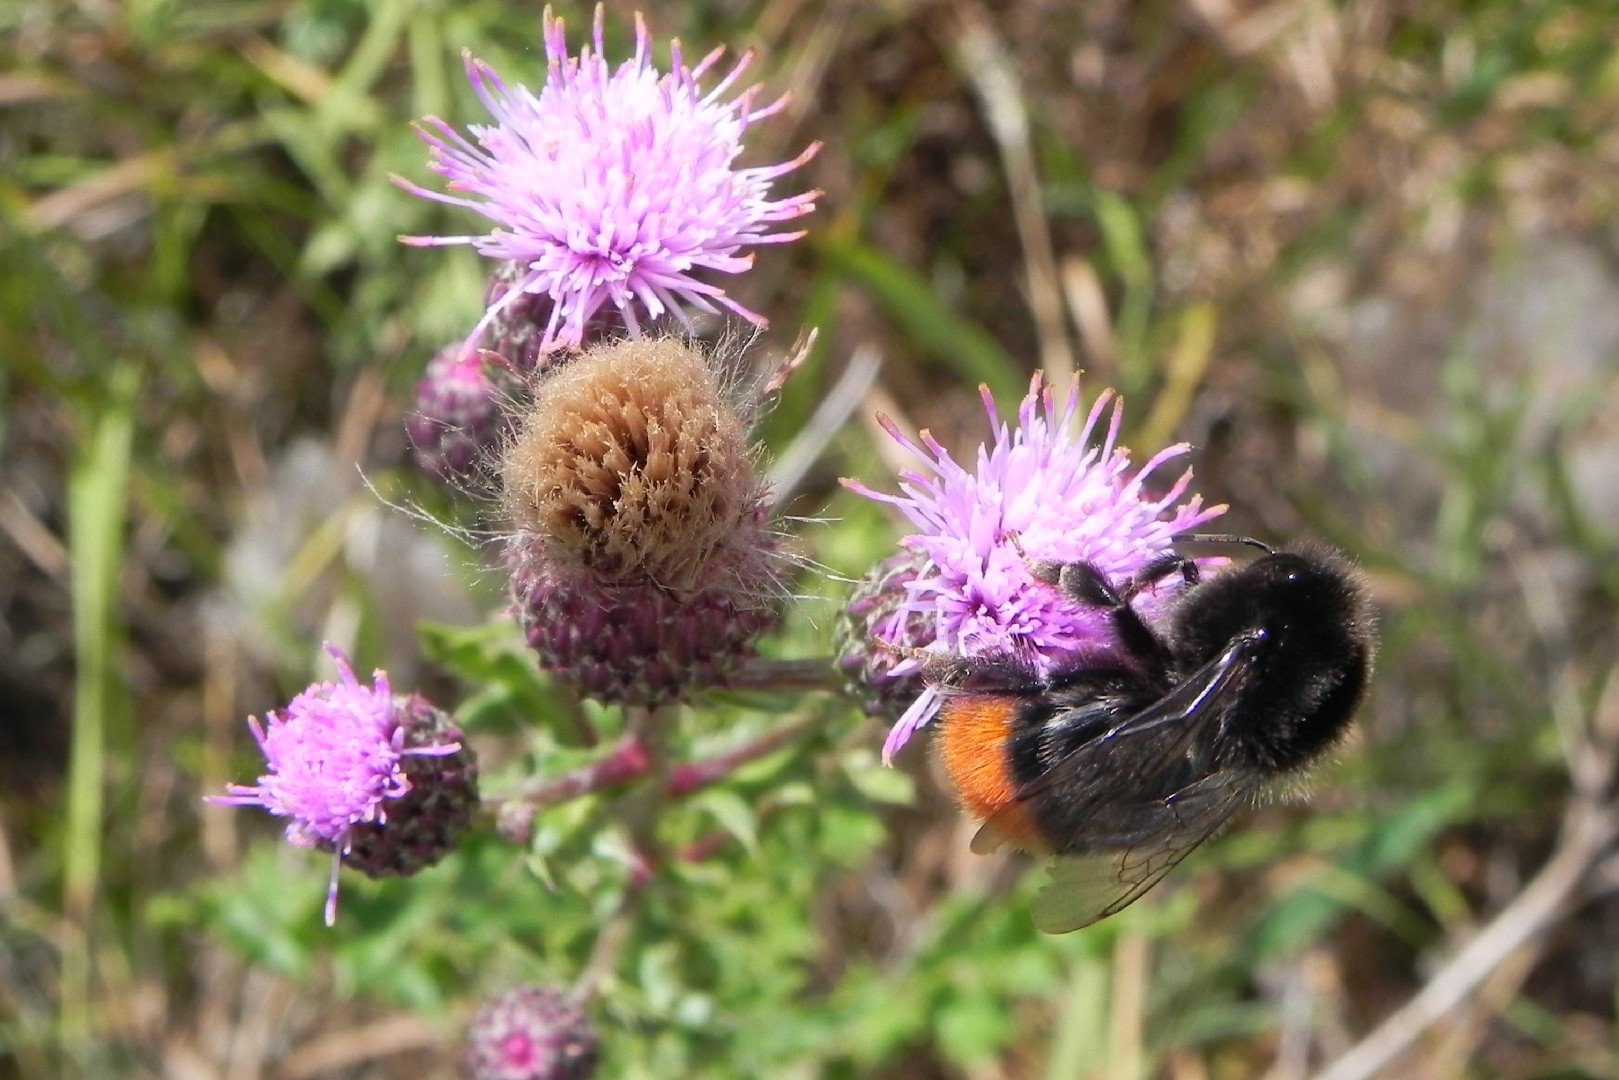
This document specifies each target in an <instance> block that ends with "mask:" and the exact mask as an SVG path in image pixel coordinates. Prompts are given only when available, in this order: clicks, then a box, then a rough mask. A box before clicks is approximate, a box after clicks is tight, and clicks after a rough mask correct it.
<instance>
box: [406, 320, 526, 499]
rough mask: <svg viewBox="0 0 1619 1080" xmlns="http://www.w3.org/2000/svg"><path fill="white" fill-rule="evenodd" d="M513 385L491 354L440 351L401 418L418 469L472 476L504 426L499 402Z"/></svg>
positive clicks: (443, 475)
mask: <svg viewBox="0 0 1619 1080" xmlns="http://www.w3.org/2000/svg"><path fill="white" fill-rule="evenodd" d="M516 386H517V382H516V380H515V379H514V378H512V377H510V376H509V375H506V374H504V372H503V369H502V368H501V367H500V366H499V363H498V358H494V357H492V356H491V354H487V353H480V352H478V351H476V350H473V349H468V348H465V347H464V346H461V345H451V346H449V347H448V348H444V349H440V350H439V352H438V353H437V354H436V355H435V356H434V357H433V359H432V360H430V361H429V362H428V364H427V371H426V372H425V373H424V374H423V375H422V378H421V381H419V382H418V383H417V384H416V401H415V405H414V407H413V408H412V410H411V414H410V416H408V417H407V418H406V419H405V431H406V433H407V434H408V435H409V436H410V445H411V447H412V448H413V449H414V450H415V453H416V464H417V466H418V467H419V468H420V469H421V470H422V471H423V472H425V473H427V474H428V475H429V476H435V477H437V478H438V479H440V480H447V481H449V480H455V479H457V478H461V477H466V476H469V475H471V474H473V473H474V471H475V470H476V468H477V466H478V463H479V462H481V461H487V460H488V457H487V455H489V454H490V453H491V452H492V451H493V449H494V447H495V446H496V445H498V444H499V442H500V440H501V437H502V435H503V434H504V432H505V431H506V429H507V427H508V425H509V419H508V414H507V412H506V409H505V408H504V404H503V403H504V400H505V399H506V398H507V397H509V396H510V394H511V392H512V390H513V389H514V388H515V387H516Z"/></svg>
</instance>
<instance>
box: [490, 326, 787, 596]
mask: <svg viewBox="0 0 1619 1080" xmlns="http://www.w3.org/2000/svg"><path fill="white" fill-rule="evenodd" d="M502 477H503V480H504V488H505V504H506V511H507V513H508V514H509V515H510V518H511V521H512V523H513V524H514V526H515V527H516V529H517V531H518V532H519V533H520V534H528V536H529V537H531V538H533V540H535V541H538V542H540V543H542V544H543V545H544V547H545V548H546V550H547V553H548V555H549V556H550V557H551V559H552V560H553V561H554V562H555V563H556V564H557V565H558V566H559V567H560V566H566V565H568V564H570V563H571V564H572V565H573V566H574V567H575V568H576V569H578V570H582V571H585V572H587V573H589V574H590V575H591V576H593V577H595V578H596V579H597V580H598V581H601V582H603V583H629V582H636V581H647V582H651V583H653V584H655V585H657V586H658V587H660V588H663V589H666V590H669V591H670V592H673V593H675V594H677V595H688V594H691V593H693V592H695V591H698V590H699V589H700V588H701V587H702V586H703V585H705V584H708V583H709V582H708V580H707V572H708V569H709V567H710V566H711V565H712V564H713V562H714V560H715V557H716V555H717V554H718V553H719V552H720V550H721V549H722V548H724V547H726V546H728V545H730V544H733V543H736V542H737V541H738V539H739V537H738V531H739V530H742V529H744V528H745V527H747V526H749V525H750V524H751V523H752V522H753V520H754V519H755V518H756V517H757V511H758V509H759V508H760V506H761V505H762V504H763V502H764V496H765V489H764V487H763V485H762V484H761V483H760V481H759V479H758V476H757V474H756V471H755V469H754V465H753V460H752V456H751V454H750V452H749V445H748V432H747V427H746V425H745V424H744V423H743V421H742V420H741V418H740V417H739V416H738V415H737V412H736V410H735V409H734V408H733V407H732V405H731V403H730V402H729V400H728V399H727V397H726V394H725V391H724V387H723V385H722V378H721V375H720V373H719V372H717V371H716V370H714V367H713V366H712V365H711V364H710V362H709V361H708V360H707V359H706V358H705V357H704V356H703V355H702V354H700V353H698V352H697V351H696V350H695V349H693V348H692V347H691V346H690V345H688V344H686V343H685V342H683V341H680V340H676V339H671V338H662V339H637V340H630V341H621V342H615V343H613V344H610V345H603V346H598V347H596V348H593V349H589V350H587V351H585V352H584V353H582V354H581V355H579V356H578V357H576V358H575V359H573V360H571V361H570V362H569V363H567V364H566V365H564V366H563V367H562V368H561V369H560V370H557V371H555V372H552V373H550V374H548V375H546V376H545V377H544V378H542V379H541V380H540V382H539V383H538V385H537V386H536V387H535V391H534V402H533V406H532V407H531V409H530V410H529V413H528V416H527V418H526V420H525V421H524V423H523V426H522V429H521V431H520V432H519V433H518V435H517V437H516V438H515V439H514V440H513V442H512V444H511V446H510V447H509V448H508V449H507V451H506V457H505V462H504V464H503V468H502ZM750 531H757V529H756V528H755V529H753V530H750Z"/></svg>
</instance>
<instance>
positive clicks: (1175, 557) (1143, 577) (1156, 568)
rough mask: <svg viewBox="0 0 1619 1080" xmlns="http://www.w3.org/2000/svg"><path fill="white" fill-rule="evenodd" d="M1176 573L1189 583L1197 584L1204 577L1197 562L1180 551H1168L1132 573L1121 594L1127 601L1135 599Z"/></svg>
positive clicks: (1120, 591)
mask: <svg viewBox="0 0 1619 1080" xmlns="http://www.w3.org/2000/svg"><path fill="white" fill-rule="evenodd" d="M1175 574H1179V575H1180V576H1181V580H1182V581H1184V582H1185V583H1186V584H1188V585H1196V584H1197V582H1198V579H1199V578H1200V577H1202V574H1201V573H1200V572H1199V571H1198V569H1197V563H1196V562H1194V561H1193V560H1191V559H1188V558H1187V557H1186V556H1185V555H1182V554H1181V553H1180V552H1178V551H1166V552H1164V553H1162V554H1161V555H1158V556H1156V557H1155V558H1153V559H1152V560H1151V561H1150V562H1148V563H1147V565H1146V566H1143V567H1142V568H1141V569H1140V570H1137V571H1136V572H1135V573H1134V574H1132V575H1131V576H1130V580H1129V581H1126V582H1125V583H1124V587H1123V588H1121V589H1120V590H1119V596H1120V598H1121V599H1123V600H1125V601H1130V600H1134V599H1135V598H1136V597H1138V596H1140V595H1141V594H1142V593H1143V592H1146V591H1147V590H1148V589H1150V588H1152V587H1153V586H1154V585H1157V584H1158V583H1159V582H1160V581H1162V580H1164V579H1165V578H1167V577H1172V576H1174V575H1175Z"/></svg>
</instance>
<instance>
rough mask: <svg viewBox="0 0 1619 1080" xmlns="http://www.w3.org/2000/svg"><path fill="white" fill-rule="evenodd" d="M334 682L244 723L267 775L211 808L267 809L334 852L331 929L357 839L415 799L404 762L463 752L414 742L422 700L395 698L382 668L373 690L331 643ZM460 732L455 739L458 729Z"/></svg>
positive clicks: (291, 831)
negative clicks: (341, 874) (343, 871)
mask: <svg viewBox="0 0 1619 1080" xmlns="http://www.w3.org/2000/svg"><path fill="white" fill-rule="evenodd" d="M326 651H327V653H328V654H330V655H331V657H332V659H333V660H335V661H336V662H337V670H338V674H339V675H340V676H341V678H342V681H341V682H338V683H325V682H322V683H314V684H313V685H311V686H310V687H309V688H308V689H306V690H305V691H304V692H303V693H301V694H299V695H298V696H297V697H295V698H293V699H292V701H291V702H290V703H289V704H288V705H287V707H286V709H285V710H283V711H282V712H279V713H277V712H271V713H269V714H268V715H267V716H266V718H265V719H266V722H265V723H263V724H260V723H259V721H258V719H257V718H256V717H249V718H248V726H249V727H250V728H252V730H253V737H254V739H255V740H257V742H258V744H259V749H261V750H262V751H264V758H265V761H266V762H267V763H268V765H269V769H270V771H269V772H267V773H265V774H264V775H263V776H261V777H259V779H258V782H257V783H256V784H231V785H229V786H228V787H227V788H226V789H225V791H226V793H225V794H224V795H217V796H213V797H211V798H209V799H208V801H209V802H212V803H219V804H223V805H227V806H261V807H263V808H264V809H265V810H267V811H269V812H270V813H271V814H273V815H275V816H276V817H285V818H290V819H291V820H290V821H289V822H288V823H287V840H288V842H289V843H292V844H293V845H295V846H297V847H323V848H330V849H331V851H332V876H331V882H330V885H329V887H328V889H327V894H326V925H328V926H330V925H332V923H333V922H334V921H335V920H336V918H337V870H338V865H339V863H340V862H341V861H342V859H343V857H344V856H345V855H347V854H348V853H349V851H350V850H351V848H352V846H353V843H354V840H355V837H356V833H357V831H358V830H359V829H361V828H362V827H364V826H367V825H380V824H384V823H386V822H387V820H388V807H387V804H388V803H389V802H390V801H394V800H399V799H402V798H404V796H406V795H407V794H409V793H410V791H411V788H412V781H411V778H410V776H409V775H408V773H409V771H410V769H409V764H408V762H407V758H408V757H409V756H411V755H418V756H423V757H446V756H449V755H455V754H457V753H458V752H459V751H460V750H461V744H460V743H459V742H457V741H454V740H453V739H452V740H451V741H448V742H430V743H428V744H427V745H411V742H410V740H409V735H410V733H411V730H412V726H413V725H412V720H413V719H414V716H413V715H412V714H413V713H414V712H415V711H416V708H415V705H416V702H417V699H415V698H414V697H400V698H396V697H394V695H393V693H392V690H391V688H390V687H389V685H388V675H387V673H386V672H383V671H377V672H376V673H375V675H374V676H373V684H372V686H371V687H370V688H367V687H365V686H362V685H361V684H360V682H359V680H358V679H356V678H355V677H354V669H353V668H352V667H351V666H350V665H349V661H348V657H346V656H344V655H343V653H342V651H341V650H340V649H338V648H336V647H335V646H333V645H331V644H329V643H328V644H327V645H326ZM456 734H459V733H458V732H457V733H456Z"/></svg>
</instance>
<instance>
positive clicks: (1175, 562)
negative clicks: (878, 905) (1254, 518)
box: [936, 537, 1376, 933]
mask: <svg viewBox="0 0 1619 1080" xmlns="http://www.w3.org/2000/svg"><path fill="white" fill-rule="evenodd" d="M1209 539H1216V540H1221V541H1227V540H1233V539H1236V538H1228V537H1220V538H1209ZM1241 542H1243V543H1246V544H1250V545H1252V546H1255V547H1259V548H1261V549H1262V550H1263V551H1264V552H1265V554H1264V555H1262V556H1261V557H1259V558H1257V559H1256V560H1254V561H1253V562H1251V563H1248V564H1247V565H1244V566H1239V567H1237V568H1234V569H1230V570H1226V571H1224V572H1222V573H1218V574H1215V575H1211V576H1208V577H1204V576H1203V575H1202V574H1201V573H1200V572H1199V569H1198V566H1197V564H1196V563H1195V562H1194V561H1192V560H1191V559H1190V558H1187V557H1185V556H1184V555H1181V554H1179V553H1177V552H1169V553H1166V554H1165V555H1164V556H1163V557H1162V558H1160V559H1159V560H1156V561H1154V562H1153V563H1151V564H1150V565H1148V566H1147V567H1146V568H1144V569H1143V570H1142V571H1141V572H1140V573H1138V574H1136V575H1135V576H1134V577H1132V578H1130V579H1129V580H1127V581H1125V582H1124V583H1123V584H1122V585H1118V586H1115V585H1114V584H1113V583H1110V582H1109V581H1108V580H1107V579H1106V577H1105V576H1104V575H1103V574H1102V573H1101V572H1100V571H1098V570H1097V569H1096V567H1094V566H1092V565H1090V564H1089V563H1083V562H1080V563H1068V564H1061V565H1058V564H1043V565H1041V566H1038V567H1037V568H1036V576H1037V577H1040V578H1042V579H1044V580H1046V581H1048V582H1050V583H1051V584H1054V585H1056V586H1057V587H1058V588H1060V589H1061V590H1062V592H1063V593H1064V595H1066V596H1067V597H1068V598H1069V599H1070V600H1072V601H1073V602H1074V603H1076V604H1089V605H1095V606H1098V607H1101V608H1103V609H1105V610H1106V611H1107V612H1108V614H1109V618H1110V621H1111V623H1112V625H1113V627H1114V629H1115V633H1116V636H1117V639H1118V642H1119V645H1120V654H1121V659H1120V660H1118V661H1116V662H1115V661H1110V662H1108V663H1105V664H1097V663H1094V662H1090V663H1086V664H1084V665H1082V666H1077V667H1072V668H1068V669H1065V670H1059V671H1057V672H1056V673H1054V674H1052V675H1050V676H1047V677H1045V678H1040V679H1033V678H1030V677H1028V676H1027V674H1026V673H1023V674H1021V675H1020V674H1019V673H1018V672H1017V671H1016V670H1015V669H1014V668H1013V666H1011V665H1006V664H1000V663H995V662H990V663H987V664H983V665H981V666H979V667H978V668H977V669H976V670H974V668H973V667H971V666H969V668H968V670H967V672H966V678H965V679H963V680H960V681H959V682H958V684H957V685H955V686H954V687H953V688H948V689H947V690H946V692H945V695H944V703H943V706H942V708H941V710H940V715H939V719H938V721H936V722H937V723H938V725H939V734H938V736H937V737H936V742H937V745H938V749H939V753H940V756H941V759H942V761H943V764H944V767H945V770H946V772H947V773H948V775H949V777H950V780H951V782H952V784H953V785H954V786H955V788H956V790H957V792H958V794H959V797H960V801H961V804H962V806H963V807H964V808H965V809H966V810H967V811H969V812H970V813H972V814H974V815H975V816H977V817H978V818H980V819H982V820H983V822H984V824H983V827H982V828H981V829H980V830H979V832H978V834H977V836H976V837H975V838H974V840H973V849H974V850H975V851H978V852H989V851H994V850H997V849H999V848H1001V847H1004V846H1010V847H1013V848H1016V849H1018V850H1023V851H1029V852H1033V853H1035V854H1039V855H1044V856H1049V857H1050V864H1049V874H1050V880H1049V882H1048V884H1047V885H1046V887H1045V888H1044V889H1043V890H1042V891H1041V892H1040V893H1039V894H1038V895H1037V896H1036V898H1035V900H1034V905H1033V916H1034V919H1035V922H1036V924H1037V925H1038V926H1039V927H1040V928H1041V929H1042V930H1045V931H1047V932H1048V933H1066V932H1067V931H1070V930H1077V929H1079V928H1081V927H1084V926H1088V925H1090V924H1091V923H1094V922H1096V921H1098V920H1100V919H1104V918H1107V917H1108V916H1109V915H1113V914H1116V913H1117V912H1119V911H1120V910H1122V909H1123V908H1125V907H1126V906H1128V905H1129V904H1131V903H1133V902H1134V901H1135V900H1137V899H1138V898H1139V897H1140V896H1141V895H1142V894H1143V893H1145V892H1146V891H1147V890H1148V889H1150V888H1152V887H1153V886H1154V885H1156V884H1157V883H1158V882H1159V880H1161V879H1162V878H1163V876H1164V875H1165V874H1167V873H1168V872H1169V871H1170V870H1172V869H1173V868H1174V867H1175V866H1176V865H1177V864H1178V863H1179V862H1180V861H1181V860H1182V859H1184V858H1185V857H1186V856H1187V855H1188V854H1189V853H1191V852H1192V851H1193V850H1194V849H1195V848H1196V847H1197V846H1198V845H1199V844H1201V843H1202V842H1203V841H1205V840H1207V839H1208V838H1209V837H1210V836H1213V835H1214V834H1215V833H1216V832H1218V831H1219V830H1220V829H1221V828H1222V827H1223V826H1224V825H1225V824H1226V823H1227V822H1228V821H1229V820H1230V819H1231V817H1232V815H1233V814H1235V813H1236V812H1237V811H1238V810H1239V809H1241V808H1242V807H1244V806H1247V805H1250V804H1252V803H1254V802H1255V801H1256V800H1257V799H1259V798H1261V797H1262V796H1264V795H1265V794H1267V793H1270V792H1273V791H1276V790H1278V789H1282V790H1285V789H1287V788H1289V787H1296V786H1297V783H1296V782H1297V781H1298V780H1299V779H1300V778H1301V777H1302V776H1303V775H1304V774H1305V773H1307V771H1308V770H1309V768H1310V766H1311V765H1313V764H1314V763H1315V762H1317V761H1318V760H1319V759H1320V758H1321V757H1322V755H1324V754H1325V753H1326V752H1327V751H1329V750H1330V749H1331V748H1332V747H1333V746H1334V745H1336V744H1337V743H1338V742H1339V741H1340V740H1341V739H1342V738H1343V736H1344V734H1345V733H1346V732H1347V731H1348V730H1349V727H1350V724H1351V720H1352V718H1353V715H1354V712H1355V709H1356V707H1357V706H1358V705H1359V704H1360V701H1361V699H1362V698H1363V697H1364V695H1365V692H1366V687H1367V683H1368V680H1369V679H1370V677H1371V671H1372V662H1373V655H1374V652H1375V637H1376V619H1375V616H1374V614H1373V611H1372V605H1371V600H1370V597H1369V595H1368V593H1367V590H1366V588H1365V586H1364V584H1363V583H1362V581H1361V579H1360V576H1359V574H1358V573H1357V572H1356V571H1355V570H1354V568H1353V567H1352V566H1351V565H1350V564H1349V562H1348V561H1347V560H1346V559H1345V558H1344V557H1343V556H1342V555H1340V554H1338V553H1336V552H1333V551H1330V550H1327V549H1324V548H1301V549H1298V550H1292V551H1272V550H1271V549H1270V548H1269V547H1267V546H1265V545H1263V544H1261V543H1259V542H1258V541H1253V540H1247V539H1246V538H1243V539H1242V540H1241ZM1175 574H1179V575H1181V576H1182V577H1183V578H1184V580H1185V587H1184V588H1183V589H1182V591H1181V593H1180V595H1179V597H1178V598H1177V600H1176V602H1175V604H1174V606H1173V607H1172V608H1171V610H1170V612H1169V614H1168V615H1167V617H1166V618H1165V620H1163V622H1164V626H1163V628H1162V629H1157V628H1154V627H1153V626H1150V625H1148V624H1147V622H1146V621H1145V620H1144V619H1143V618H1142V617H1141V615H1140V614H1139V613H1138V612H1137V611H1136V610H1135V608H1134V607H1132V606H1131V602H1132V600H1134V599H1135V598H1136V597H1137V596H1138V595H1139V594H1140V593H1141V592H1143V591H1144V590H1146V589H1148V588H1151V587H1153V586H1155V585H1157V584H1159V583H1161V582H1163V581H1164V580H1166V579H1168V578H1170V577H1171V576H1172V575H1175Z"/></svg>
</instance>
